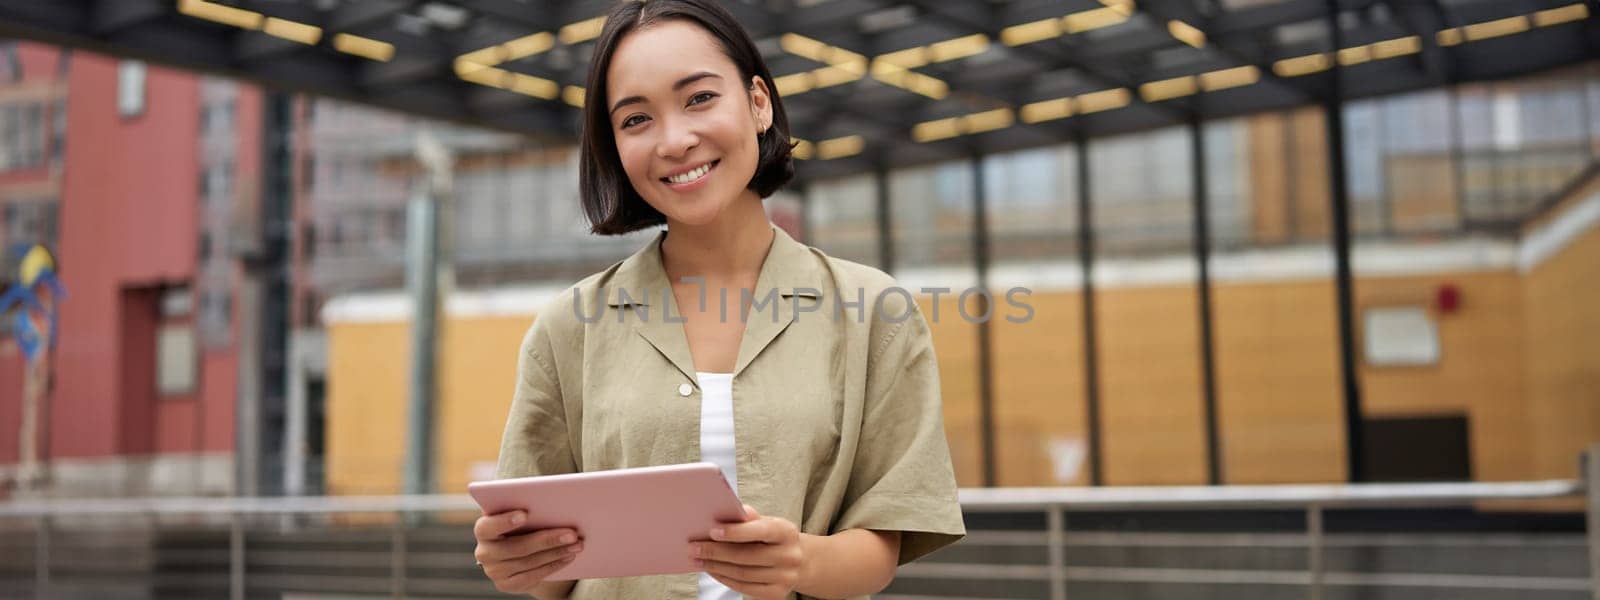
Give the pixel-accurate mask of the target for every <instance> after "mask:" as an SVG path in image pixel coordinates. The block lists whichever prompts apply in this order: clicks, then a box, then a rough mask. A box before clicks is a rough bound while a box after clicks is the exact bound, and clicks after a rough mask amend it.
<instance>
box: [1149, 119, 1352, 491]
mask: <svg viewBox="0 0 1600 600" xmlns="http://www.w3.org/2000/svg"><path fill="white" fill-rule="evenodd" d="M1313 110H1315V109H1313ZM1352 111H1353V112H1357V113H1358V115H1359V116H1357V118H1356V119H1352V121H1354V122H1353V123H1352V126H1353V127H1362V126H1365V125H1363V124H1362V122H1361V120H1366V124H1367V125H1370V124H1371V121H1372V116H1373V114H1374V113H1375V112H1376V111H1375V110H1374V108H1373V105H1372V104H1370V103H1368V104H1365V105H1364V106H1354V105H1353V106H1352ZM1362 113H1364V114H1362ZM1318 116H1319V115H1317V114H1316V113H1315V112H1305V111H1303V112H1300V113H1267V114H1261V115H1255V116H1250V117H1244V118H1240V119H1234V120H1231V121H1222V122H1213V123H1208V124H1207V125H1206V136H1207V144H1206V149H1207V156H1206V161H1207V167H1208V169H1209V170H1210V175H1209V177H1207V183H1208V186H1209V188H1210V198H1211V215H1212V220H1211V221H1212V223H1211V234H1212V256H1211V284H1212V295H1211V303H1212V336H1213V351H1214V357H1215V368H1216V394H1217V420H1218V421H1217V422H1218V433H1219V436H1220V437H1221V452H1222V465H1221V471H1222V478H1223V482H1224V483H1229V484H1246V483H1296V482H1298V483H1305V482H1332V481H1342V480H1344V451H1345V448H1344V439H1343V435H1344V431H1343V425H1342V424H1343V417H1342V414H1343V413H1342V412H1341V411H1342V410H1343V409H1342V404H1341V402H1342V400H1341V398H1342V396H1341V395H1340V386H1339V371H1338V368H1339V363H1338V359H1339V356H1338V343H1339V342H1338V339H1339V338H1338V327H1337V316H1336V314H1335V295H1334V284H1333V281H1332V279H1333V252H1332V249H1331V247H1330V246H1329V244H1328V243H1327V242H1325V241H1320V240H1322V239H1325V237H1326V233H1325V232H1326V226H1327V222H1326V220H1325V218H1324V216H1323V215H1326V214H1327V213H1326V208H1325V207H1326V203H1327V188H1326V186H1327V179H1326V175H1325V174H1322V175H1319V174H1318V173H1319V172H1317V171H1312V172H1311V173H1310V174H1306V173H1305V171H1304V169H1302V168H1301V167H1302V166H1308V165H1325V164H1326V157H1327V145H1326V140H1327V137H1326V136H1325V135H1323V133H1322V131H1321V130H1320V129H1319V128H1320V127H1321V126H1322V123H1323V121H1322V120H1321V119H1320V118H1318ZM1374 137H1375V136H1371V135H1369V136H1368V137H1367V141H1365V142H1361V141H1357V140H1354V139H1352V140H1350V147H1356V148H1361V147H1365V148H1367V149H1369V150H1371V149H1372V147H1373V146H1374V145H1375V142H1374V140H1373V138H1374ZM1352 154H1356V155H1357V157H1358V158H1363V159H1365V158H1368V157H1367V156H1363V155H1362V153H1360V152H1354V153H1352ZM1350 169H1351V177H1352V179H1359V178H1362V177H1365V180H1364V183H1361V184H1357V183H1355V182H1352V185H1351V190H1352V194H1353V195H1356V194H1366V195H1367V196H1368V197H1369V198H1370V197H1372V194H1375V193H1376V190H1377V186H1376V185H1375V183H1376V182H1377V179H1376V177H1375V174H1376V172H1377V164H1376V161H1372V162H1368V163H1364V164H1363V163H1350ZM1325 172H1326V171H1321V173H1325ZM1359 198H1360V196H1359V195H1358V196H1357V200H1356V201H1357V202H1358V204H1357V205H1356V209H1357V210H1358V211H1359V210H1360V207H1361V206H1362V204H1361V203H1360V202H1361V200H1359ZM1366 205H1367V206H1375V205H1376V203H1375V202H1367V204H1366ZM1303 223H1304V224H1303ZM1180 309H1181V308H1180V307H1175V308H1174V310H1180ZM1174 314H1179V313H1174Z"/></svg>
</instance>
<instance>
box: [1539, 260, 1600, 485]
mask: <svg viewBox="0 0 1600 600" xmlns="http://www.w3.org/2000/svg"><path fill="white" fill-rule="evenodd" d="M1526 279H1527V284H1526V286H1525V287H1523V302H1524V303H1525V305H1526V306H1527V313H1526V314H1527V316H1526V327H1527V335H1528V343H1527V345H1526V348H1527V352H1526V360H1525V362H1524V363H1523V364H1524V372H1526V373H1527V379H1526V384H1525V387H1524V394H1525V395H1524V397H1525V398H1526V402H1527V408H1526V415H1527V417H1526V418H1527V421H1528V424H1529V426H1530V428H1529V431H1530V432H1531V435H1530V438H1529V440H1528V441H1529V442H1530V443H1529V444H1527V447H1528V453H1529V456H1528V460H1529V465H1528V470H1527V476H1528V477H1537V478H1547V477H1548V478H1570V477H1574V476H1575V475H1576V474H1577V468H1578V466H1577V462H1576V456H1577V453H1578V452H1580V451H1582V450H1583V449H1584V448H1585V447H1587V446H1588V445H1589V444H1594V443H1597V442H1600V228H1594V229H1591V230H1589V232H1588V233H1586V234H1584V235H1583V236H1582V237H1580V238H1579V239H1578V240H1577V241H1576V243H1574V244H1572V245H1571V246H1568V247H1567V248H1566V249H1564V250H1563V251H1562V252H1560V253H1559V254H1557V255H1556V256H1554V257H1552V258H1550V259H1549V260H1548V261H1545V262H1544V263H1543V264H1541V265H1539V266H1538V267H1535V268H1534V270H1533V271H1532V272H1531V273H1529V274H1528V276H1527V278H1526Z"/></svg>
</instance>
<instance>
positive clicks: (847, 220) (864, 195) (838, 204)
mask: <svg viewBox="0 0 1600 600" xmlns="http://www.w3.org/2000/svg"><path fill="white" fill-rule="evenodd" d="M874 177H875V176H874V175H870V174H868V175H859V176H856V177H848V178H844V179H836V180H832V181H821V182H817V183H814V184H812V185H811V186H810V188H809V189H807V190H806V201H805V202H806V219H807V223H806V235H807V236H808V237H809V238H810V239H808V240H806V243H808V244H810V245H812V246H816V247H817V248H821V249H822V251H823V252H826V253H828V254H829V255H832V256H837V257H839V258H843V259H845V260H849V261H854V262H858V263H861V264H864V265H872V266H875V267H881V266H882V263H881V262H880V261H879V259H878V219H877V210H878V201H877V192H876V189H877V186H876V185H875V184H874Z"/></svg>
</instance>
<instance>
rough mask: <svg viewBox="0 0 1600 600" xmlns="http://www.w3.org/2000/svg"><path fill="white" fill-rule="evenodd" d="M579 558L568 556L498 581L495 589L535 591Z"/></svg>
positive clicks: (503, 590)
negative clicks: (536, 586) (534, 589)
mask: <svg viewBox="0 0 1600 600" xmlns="http://www.w3.org/2000/svg"><path fill="white" fill-rule="evenodd" d="M577 558H578V557H577V555H572V556H568V557H566V558H563V559H561V560H558V561H555V562H552V563H549V564H545V565H541V566H538V567H534V568H532V569H528V570H526V571H522V572H519V573H516V574H513V575H510V576H508V577H506V578H505V579H496V580H495V587H497V588H499V589H500V591H502V592H522V591H526V590H531V589H533V586H535V585H538V584H540V583H544V580H545V578H547V577H549V576H551V575H554V574H555V572H556V571H559V570H561V568H562V567H565V566H567V565H569V564H572V561H574V560H577ZM508 588H509V589H508Z"/></svg>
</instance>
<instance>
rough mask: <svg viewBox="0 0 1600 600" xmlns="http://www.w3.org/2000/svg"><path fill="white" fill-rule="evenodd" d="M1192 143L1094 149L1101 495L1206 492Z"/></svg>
mask: <svg viewBox="0 0 1600 600" xmlns="http://www.w3.org/2000/svg"><path fill="white" fill-rule="evenodd" d="M1189 135H1190V134H1189V130H1188V129H1187V128H1185V127H1174V128H1168V129H1162V130H1158V131H1154V132H1150V133H1144V134H1137V135H1128V136H1121V137H1115V138H1107V139H1103V140H1096V141H1095V142H1093V143H1091V144H1090V146H1089V148H1090V150H1089V152H1090V155H1089V159H1090V160H1089V163H1090V169H1091V175H1090V185H1091V189H1092V195H1091V202H1092V204H1093V208H1094V215H1093V216H1094V220H1093V222H1092V224H1091V225H1092V226H1093V227H1094V233H1095V245H1096V247H1095V263H1094V275H1093V276H1094V281H1095V294H1096V298H1095V312H1096V314H1095V322H1096V330H1097V343H1098V347H1097V356H1098V359H1099V370H1100V398H1099V401H1100V415H1101V431H1102V432H1103V434H1104V439H1103V442H1102V451H1103V452H1104V456H1103V457H1102V464H1103V465H1104V469H1105V471H1104V480H1105V483H1106V484H1108V485H1150V484H1200V483H1204V482H1205V481H1206V454H1205V437H1204V435H1205V430H1204V419H1203V416H1202V404H1203V393H1202V390H1201V379H1200V377H1201V374H1200V361H1199V352H1198V351H1199V349H1200V342H1199V323H1198V313H1199V311H1198V309H1197V307H1198V304H1197V300H1198V299H1197V297H1196V295H1195V291H1196V288H1195V279H1196V275H1197V269H1196V265H1195V264H1194V254H1193V246H1192V232H1193V226H1194V225H1193V221H1192V218H1193V217H1192V202H1193V196H1192V193H1191V186H1192V184H1193V176H1192V174H1191V169H1192V168H1193V161H1192V160H1191V156H1190V153H1191V150H1190V148H1191V144H1190V139H1189Z"/></svg>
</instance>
